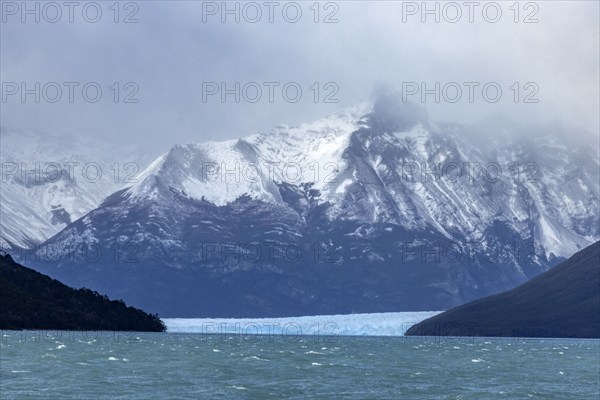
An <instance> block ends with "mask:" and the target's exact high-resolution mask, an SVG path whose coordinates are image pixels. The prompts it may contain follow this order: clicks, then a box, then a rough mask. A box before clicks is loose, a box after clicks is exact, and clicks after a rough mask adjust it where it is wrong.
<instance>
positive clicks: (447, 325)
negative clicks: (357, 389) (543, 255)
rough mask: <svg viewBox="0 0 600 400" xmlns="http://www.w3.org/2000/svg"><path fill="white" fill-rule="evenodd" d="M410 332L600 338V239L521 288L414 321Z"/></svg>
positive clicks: (417, 333)
mask: <svg viewBox="0 0 600 400" xmlns="http://www.w3.org/2000/svg"><path fill="white" fill-rule="evenodd" d="M406 335H409V336H512V337H562V338H600V242H596V243H595V244H593V245H591V246H589V247H587V248H585V249H583V250H581V251H580V252H578V253H576V254H575V255H573V256H572V257H571V258H569V259H568V260H566V261H564V262H562V263H560V264H559V265H557V266H556V267H554V268H552V269H551V270H549V271H547V272H545V273H543V274H541V275H539V276H537V277H535V278H533V279H531V280H530V281H528V282H526V283H524V284H523V285H521V286H518V287H516V288H515V289H512V290H509V291H507V292H503V293H500V294H497V295H494V296H490V297H486V298H483V299H480V300H476V301H473V302H470V303H467V304H464V305H462V306H459V307H455V308H452V309H450V310H448V311H446V312H444V313H441V314H439V315H436V316H435V317H432V318H429V319H427V320H425V321H422V322H420V323H418V324H416V325H413V326H412V327H411V328H410V329H408V331H407V332H406Z"/></svg>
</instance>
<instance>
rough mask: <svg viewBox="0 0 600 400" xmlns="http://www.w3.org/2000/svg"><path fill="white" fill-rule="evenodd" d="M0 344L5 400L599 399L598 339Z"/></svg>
mask: <svg viewBox="0 0 600 400" xmlns="http://www.w3.org/2000/svg"><path fill="white" fill-rule="evenodd" d="M2 334H3V336H2V340H1V344H0V397H1V398H2V399H53V400H55V399H144V400H148V399H161V400H163V399H182V398H192V399H196V398H214V397H217V396H219V397H220V398H242V399H243V398H247V399H268V398H273V399H275V398H351V399H364V398H371V399H382V398H390V399H392V398H393V399H397V398H402V399H404V398H406V399H438V398H447V399H517V398H518V399H524V398H540V399H561V400H563V399H597V398H598V396H599V381H598V379H599V378H598V377H599V376H600V371H599V363H600V342H599V341H597V340H566V339H525V340H523V339H519V340H517V339H489V338H478V339H473V338H404V337H395V338H394V337H387V338H383V337H323V336H275V335H261V336H251V335H246V336H242V335H229V334H227V335H202V334H175V333H169V334H167V333H165V334H157V333H154V334H151V333H125V334H123V333H121V334H114V333H107V332H103V333H101V334H97V333H95V334H84V333H81V332H62V333H58V334H57V333H56V332H54V333H43V334H40V333H39V332H2Z"/></svg>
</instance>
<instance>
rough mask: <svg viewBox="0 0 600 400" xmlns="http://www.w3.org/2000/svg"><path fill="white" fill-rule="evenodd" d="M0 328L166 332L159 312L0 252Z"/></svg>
mask: <svg viewBox="0 0 600 400" xmlns="http://www.w3.org/2000/svg"><path fill="white" fill-rule="evenodd" d="M0 329H47V330H91V331H99V330H105V331H146V332H163V331H165V325H164V324H163V322H162V321H161V320H160V319H159V318H158V316H157V315H151V314H148V313H146V312H144V311H142V310H139V309H137V308H133V307H128V306H127V305H126V304H125V303H124V302H122V301H120V300H112V301H111V300H109V299H108V297H106V296H102V295H100V294H99V293H97V292H94V291H91V290H89V289H73V288H70V287H68V286H66V285H64V284H62V283H60V282H59V281H57V280H55V279H52V278H50V277H48V276H46V275H43V274H40V273H39V272H36V271H34V270H32V269H29V268H26V267H24V266H22V265H19V264H17V263H15V262H14V261H13V259H12V258H11V256H10V255H8V254H7V255H0Z"/></svg>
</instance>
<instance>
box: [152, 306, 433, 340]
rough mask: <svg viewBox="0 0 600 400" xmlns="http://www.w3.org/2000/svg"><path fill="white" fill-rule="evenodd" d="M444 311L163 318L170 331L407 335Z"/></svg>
mask: <svg viewBox="0 0 600 400" xmlns="http://www.w3.org/2000/svg"><path fill="white" fill-rule="evenodd" d="M439 313H441V311H421V312H389V313H366V314H344V315H316V316H303V317H289V318H287V317H286V318H163V319H162V320H163V322H164V323H165V325H166V326H167V332H169V333H199V334H215V335H227V336H231V335H239V336H246V335H261V336H271V335H285V336H294V337H295V336H403V335H404V333H405V332H406V330H407V329H408V328H410V327H411V326H413V325H414V324H417V323H419V322H421V321H423V320H425V319H427V318H431V317H433V316H434V315H437V314H439Z"/></svg>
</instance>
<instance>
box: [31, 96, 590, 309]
mask: <svg viewBox="0 0 600 400" xmlns="http://www.w3.org/2000/svg"><path fill="white" fill-rule="evenodd" d="M599 165H600V161H599V158H598V154H597V150H596V149H593V148H590V147H589V146H586V145H585V144H584V143H582V144H578V142H577V141H576V140H574V139H572V137H571V138H570V136H569V131H568V130H566V129H564V128H561V127H560V126H551V127H537V128H532V127H524V126H519V125H517V124H514V123H512V122H510V121H509V120H508V119H506V118H502V117H497V118H495V119H490V120H487V121H483V122H482V123H481V124H479V125H476V126H461V125H456V124H446V123H441V122H435V121H432V120H430V119H429V118H428V116H427V114H426V112H425V110H424V109H422V108H421V107H419V106H416V105H413V104H409V103H402V101H401V100H400V99H399V98H398V97H397V96H395V95H391V94H388V95H385V96H382V97H380V98H379V99H378V100H377V101H376V102H375V103H373V104H371V103H364V104H359V105H357V106H356V107H352V108H349V109H346V110H343V111H340V112H338V113H336V114H334V115H332V116H329V117H327V118H324V119H321V120H319V121H316V122H314V123H311V124H305V125H301V126H299V127H296V128H290V127H287V126H280V127H278V128H277V129H275V130H274V131H273V132H271V133H269V134H256V135H252V136H249V137H247V138H244V139H240V140H233V141H226V142H209V143H203V144H190V145H183V146H175V147H174V148H172V149H171V150H169V151H168V152H167V153H165V154H164V155H162V156H161V157H159V158H158V159H157V160H155V161H154V162H153V163H152V164H151V165H150V166H149V167H148V168H147V169H146V170H145V171H143V172H142V174H141V175H140V176H139V177H138V178H139V181H138V182H137V183H135V184H133V185H132V186H131V187H128V188H126V189H123V190H120V191H118V192H116V193H114V194H113V195H112V196H110V197H109V198H107V199H106V200H105V201H104V202H103V203H102V204H101V205H100V206H99V207H98V208H97V209H95V210H93V211H92V212H90V213H89V214H88V215H86V216H85V217H84V218H82V219H79V220H77V221H74V222H73V223H71V224H69V225H68V226H67V227H66V228H65V229H64V230H63V231H61V232H60V233H59V234H57V235H56V236H54V237H53V238H51V239H50V240H48V241H46V242H45V243H44V245H43V246H42V247H41V249H39V250H38V251H37V252H36V262H37V264H38V265H39V266H40V268H43V269H44V272H46V273H49V274H53V275H56V276H60V278H61V279H63V280H65V281H67V282H69V283H71V284H75V285H88V286H91V287H93V288H95V289H98V290H102V291H104V292H107V293H109V294H111V295H113V296H119V297H123V298H124V299H125V300H127V301H128V302H131V303H132V304H134V305H136V306H141V307H144V308H145V309H147V310H151V311H159V312H160V313H161V315H163V316H213V317H214V316H283V315H302V314H304V315H308V314H327V313H344V312H379V311H402V310H431V309H445V308H448V307H450V306H453V305H456V304H459V303H462V302H465V301H468V300H472V299H474V298H478V297H481V296H485V295H488V294H490V293H494V292H498V291H501V290H505V289H508V288H511V287H514V286H516V285H517V284H519V283H521V282H523V281H524V280H526V279H528V278H530V277H532V276H534V275H537V274H539V273H540V272H542V271H544V270H546V269H548V268H549V267H550V266H552V265H554V264H556V263H557V262H558V261H560V260H561V259H563V258H566V257H568V256H570V255H571V254H573V253H574V252H575V251H577V250H578V249H580V248H583V247H585V246H587V245H589V244H591V243H593V242H594V241H596V240H598V239H599V238H600V232H599V224H598V223H599V217H598V215H599V213H598V211H599V210H598V199H599V190H600V188H599V176H598V174H599ZM84 265H87V268H83V266H84Z"/></svg>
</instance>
